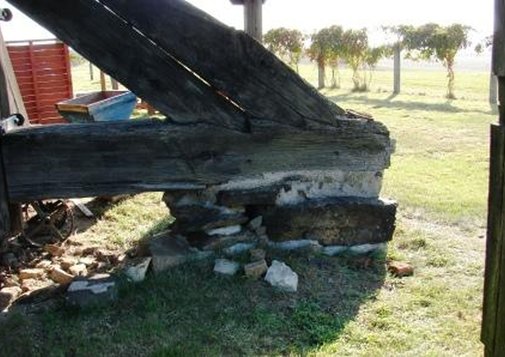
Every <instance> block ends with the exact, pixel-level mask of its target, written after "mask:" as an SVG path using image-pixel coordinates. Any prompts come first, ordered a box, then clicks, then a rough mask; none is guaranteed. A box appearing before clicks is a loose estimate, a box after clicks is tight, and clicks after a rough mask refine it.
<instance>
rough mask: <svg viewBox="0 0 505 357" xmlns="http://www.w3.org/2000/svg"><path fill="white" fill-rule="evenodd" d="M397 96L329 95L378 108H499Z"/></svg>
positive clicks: (491, 110) (447, 110)
mask: <svg viewBox="0 0 505 357" xmlns="http://www.w3.org/2000/svg"><path fill="white" fill-rule="evenodd" d="M394 98H396V95H395V94H391V95H390V96H388V97H387V98H384V99H377V98H370V97H368V96H366V95H360V96H356V94H354V93H344V94H339V95H334V96H330V97H328V99H330V100H331V101H333V102H335V103H342V102H343V101H344V100H351V101H354V102H358V103H364V104H367V105H369V106H375V107H378V108H381V107H382V108H391V109H405V110H426V111H439V112H445V113H481V114H496V113H497V110H496V109H495V108H493V106H490V108H489V110H487V111H485V110H478V109H463V108H459V107H455V106H454V105H453V101H452V100H447V101H446V102H445V103H426V102H422V101H414V100H408V101H403V100H393V99H394Z"/></svg>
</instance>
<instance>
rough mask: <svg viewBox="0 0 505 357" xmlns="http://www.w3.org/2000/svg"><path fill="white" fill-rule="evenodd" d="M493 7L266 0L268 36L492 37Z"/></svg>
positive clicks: (18, 21) (223, 6) (16, 35)
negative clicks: (443, 30) (434, 33)
mask: <svg viewBox="0 0 505 357" xmlns="http://www.w3.org/2000/svg"><path fill="white" fill-rule="evenodd" d="M41 1H43V0H41ZM66 1H71V0H66ZM189 2H191V3H192V4H194V5H195V6H197V7H200V8H201V9H203V10H205V11H207V12H208V13H210V14H211V15H213V16H214V17H216V18H218V19H219V20H221V21H222V22H224V23H226V24H227V25H230V26H233V27H235V28H238V29H242V28H243V9H242V6H234V5H231V3H230V1H229V0H189ZM493 3H494V1H493V0H267V2H266V3H265V5H264V13H263V21H264V31H265V32H266V31H268V30H269V29H271V28H274V27H280V26H283V27H289V28H297V29H299V30H302V31H304V32H307V33H311V32H313V31H314V30H317V29H320V28H322V27H326V26H329V25H334V24H337V25H342V26H343V27H344V28H361V27H367V28H369V29H370V30H371V31H372V32H373V31H374V30H377V29H378V28H380V26H381V25H395V24H413V25H420V24H424V23H427V22H436V23H439V24H441V25H448V24H451V23H456V22H457V23H463V24H466V25H469V26H472V27H473V28H474V29H475V30H476V31H477V32H476V33H475V34H474V36H473V37H474V38H477V39H480V38H481V37H484V36H487V35H490V34H492V32H493V31H492V30H493ZM0 7H9V8H11V9H12V6H11V5H10V4H8V3H6V2H5V1H4V0H0ZM1 28H2V32H3V35H4V37H5V39H6V40H8V41H9V40H27V39H40V38H50V37H53V36H51V35H50V34H49V33H48V32H47V31H45V30H44V29H42V28H41V27H39V26H38V25H37V24H35V23H33V22H32V21H31V20H29V19H28V18H27V17H25V16H24V15H22V14H20V13H19V12H18V11H15V13H14V19H13V20H12V21H11V22H9V23H4V22H2V23H1Z"/></svg>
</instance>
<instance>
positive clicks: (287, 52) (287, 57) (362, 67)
mask: <svg viewBox="0 0 505 357" xmlns="http://www.w3.org/2000/svg"><path fill="white" fill-rule="evenodd" d="M471 30H472V29H471V28H470V27H469V26H465V25H461V24H453V25H450V26H441V25H438V24H433V23H430V24H426V25H422V26H417V27H416V26H411V25H400V26H394V27H383V31H385V33H387V34H389V35H391V34H392V35H394V37H395V40H394V41H393V43H390V44H387V45H383V46H379V47H371V46H370V45H369V39H368V33H367V30H366V29H360V30H353V29H350V30H344V29H343V28H342V27H341V26H338V25H334V26H330V27H327V28H323V29H321V30H319V31H318V32H316V33H313V34H311V35H308V36H307V35H304V34H303V33H301V32H300V31H298V30H295V29H286V28H277V29H273V30H270V31H268V32H267V33H266V35H265V37H264V43H265V45H266V47H267V48H268V49H269V50H271V51H272V52H274V53H275V54H276V55H277V56H279V57H280V58H281V59H282V60H284V61H285V62H286V63H288V64H289V65H290V66H292V67H293V68H294V69H295V70H296V71H298V64H299V62H300V60H301V58H302V56H303V55H304V54H306V55H307V56H308V58H310V60H311V61H313V62H315V63H316V64H317V68H318V87H319V88H324V87H326V71H327V69H328V67H329V69H330V70H331V79H330V81H331V82H330V87H332V88H339V87H340V74H339V65H340V64H341V63H345V64H347V66H349V68H351V70H352V82H353V90H354V91H367V90H369V89H370V83H371V81H372V75H373V72H374V70H375V68H376V66H377V63H378V62H379V61H380V60H381V59H382V58H389V57H392V56H393V55H394V54H395V52H396V55H399V54H400V53H401V52H402V51H403V53H404V56H405V58H408V59H413V60H435V61H438V62H440V63H441V64H442V65H443V66H444V67H445V69H446V71H447V97H448V98H455V94H454V85H455V72H454V64H455V58H456V54H457V53H458V51H459V50H461V49H464V48H467V47H468V46H469V45H470V42H469V39H468V36H469V33H470V31H471ZM395 49H396V51H395ZM395 63H399V61H398V62H397V61H395ZM398 71H399V68H398ZM395 72H396V69H395Z"/></svg>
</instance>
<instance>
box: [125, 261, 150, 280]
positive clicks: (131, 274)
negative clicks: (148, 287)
mask: <svg viewBox="0 0 505 357" xmlns="http://www.w3.org/2000/svg"><path fill="white" fill-rule="evenodd" d="M151 260H152V258H151V257H147V258H144V259H142V260H141V261H140V262H138V263H137V264H134V265H130V266H129V267H127V268H126V269H125V275H126V276H127V277H128V278H129V279H130V280H131V281H133V282H134V283H139V282H141V281H144V279H145V278H146V273H147V269H148V268H149V264H151Z"/></svg>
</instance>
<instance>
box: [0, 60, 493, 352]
mask: <svg viewBox="0 0 505 357" xmlns="http://www.w3.org/2000/svg"><path fill="white" fill-rule="evenodd" d="M79 70H80V71H79V73H77V77H75V78H79V79H75V80H74V84H75V87H76V88H75V91H81V90H86V89H89V88H91V86H90V83H88V82H87V79H86V72H85V70H86V66H80V67H79ZM301 72H302V75H303V76H304V77H306V78H307V79H308V80H309V81H311V82H312V83H314V81H315V78H316V73H315V71H314V68H313V66H303V67H302V70H301ZM456 75H457V79H456V81H457V82H456V95H457V96H458V97H459V98H460V99H458V100H454V101H447V100H446V99H445V98H444V94H445V87H444V85H445V74H444V73H443V72H437V71H427V72H421V71H405V72H404V77H403V78H404V81H403V90H404V93H403V94H400V95H398V96H392V95H391V92H390V90H391V86H392V73H389V72H377V73H376V75H375V80H376V81H375V82H374V84H373V87H372V91H371V92H369V93H351V92H350V90H349V86H350V73H349V72H347V71H342V77H343V82H342V83H343V88H342V89H340V90H325V91H324V94H325V95H327V96H328V97H329V98H331V99H332V100H334V101H336V102H337V103H338V104H340V105H341V106H343V107H344V108H352V109H355V110H358V111H363V112H368V113H373V115H374V116H375V118H376V119H377V120H380V121H382V122H384V123H385V124H386V125H387V126H388V127H389V128H390V130H391V132H392V136H393V137H394V138H395V139H396V141H397V147H396V153H395V154H394V156H393V160H392V166H391V168H390V169H389V170H388V171H387V173H386V176H385V182H384V188H383V196H385V197H390V198H394V199H396V200H398V202H399V205H400V208H399V214H398V222H397V229H396V233H395V237H394V240H393V242H392V243H391V244H390V246H389V250H388V253H387V255H388V256H387V257H386V258H391V259H398V260H405V261H408V262H410V263H412V264H413V265H414V266H415V269H416V272H415V275H414V276H413V277H409V278H403V279H398V278H394V277H392V276H390V275H389V274H388V273H387V272H386V271H385V268H384V259H385V257H377V258H376V260H375V263H374V264H373V266H372V267H369V268H364V267H362V266H360V264H358V263H357V262H356V261H355V260H354V259H350V258H346V257H341V258H327V257H321V256H317V255H311V256H308V257H307V256H300V255H296V254H292V255H283V256H280V258H282V259H283V260H284V261H286V262H287V263H288V264H289V265H291V266H292V267H293V268H294V270H295V271H297V272H298V273H299V274H300V286H299V292H298V293H296V294H285V293H279V292H276V291H274V290H272V289H271V288H270V287H268V286H267V285H266V284H264V283H263V282H252V281H248V280H245V279H243V278H240V277H237V278H233V279H223V278H220V277H217V276H214V274H212V272H211V269H210V266H208V265H206V264H199V265H190V266H186V267H182V268H180V269H175V270H173V271H171V272H169V273H167V274H166V275H163V276H157V277H153V276H150V277H149V278H148V279H147V280H146V281H145V282H143V283H141V284H138V285H136V286H133V287H132V286H131V285H126V284H125V285H124V287H123V289H122V290H121V294H120V295H121V298H120V299H119V300H118V301H117V302H116V303H115V304H114V305H112V306H108V307H103V308H100V309H92V310H85V311H75V310H70V309H68V308H65V307H63V305H60V304H59V303H58V304H57V305H56V307H55V308H52V309H50V310H49V311H46V312H38V313H36V314H33V315H30V316H28V317H27V316H24V315H21V314H14V315H13V316H11V317H10V318H8V319H7V320H6V321H5V322H4V323H1V324H0V342H1V343H0V344H1V345H2V354H5V355H54V356H60V355H78V356H80V355H107V354H109V355H153V356H207V355H337V356H479V355H482V352H481V351H482V346H481V344H480V342H479V334H480V316H481V300H482V283H483V266H484V245H485V239H484V234H485V217H486V199H487V169H488V132H489V123H491V122H493V121H494V120H495V117H496V115H495V114H493V111H492V109H491V108H490V106H489V104H487V84H488V82H487V81H488V75H487V74H486V73H475V72H464V73H463V72H462V73H457V74H456ZM96 76H97V75H96ZM97 77H98V76H97ZM170 221H171V219H170V217H169V216H168V211H167V210H166V208H165V207H164V205H162V204H160V194H159V193H149V194H143V195H137V196H135V197H133V198H131V199H128V200H126V201H123V202H121V203H118V204H116V205H114V206H112V207H110V209H108V210H107V211H105V212H103V213H102V214H101V216H100V219H99V221H98V222H97V223H96V224H95V225H94V226H92V227H90V228H89V229H87V230H86V231H84V232H80V233H79V234H78V236H77V237H76V238H77V239H79V238H82V239H88V240H90V239H91V240H95V241H96V242H97V243H100V244H104V245H110V246H114V247H119V248H124V249H127V248H130V247H132V246H135V245H136V244H137V242H138V241H142V240H145V239H148V238H149V237H150V236H151V235H152V234H153V233H154V232H157V231H159V230H161V229H163V228H164V227H166V226H167V225H168V224H169V223H170ZM271 257H277V256H276V255H274V256H271Z"/></svg>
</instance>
